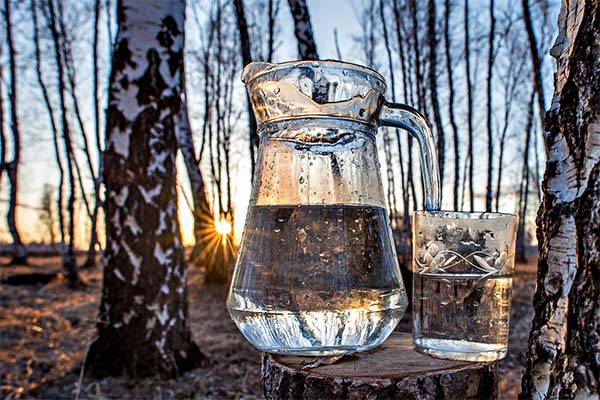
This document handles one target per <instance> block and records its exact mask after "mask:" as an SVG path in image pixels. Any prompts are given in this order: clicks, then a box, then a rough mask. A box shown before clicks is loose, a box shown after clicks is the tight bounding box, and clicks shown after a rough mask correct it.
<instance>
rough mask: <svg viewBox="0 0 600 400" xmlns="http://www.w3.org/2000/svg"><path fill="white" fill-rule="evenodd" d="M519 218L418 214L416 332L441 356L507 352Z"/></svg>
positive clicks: (418, 343)
mask: <svg viewBox="0 0 600 400" xmlns="http://www.w3.org/2000/svg"><path fill="white" fill-rule="evenodd" d="M516 226H517V216H515V215H511V214H501V213H479V212H472V213H467V212H455V211H435V212H429V211H417V212H415V213H414V215H413V269H414V272H415V274H414V280H413V285H414V286H413V289H414V290H413V337H414V342H415V347H416V348H417V350H418V351H420V352H423V353H426V354H429V355H432V356H435V357H440V358H447V359H453V360H464V361H493V360H499V359H501V358H504V357H505V356H506V352H507V348H508V330H509V315H510V300H511V286H512V271H513V266H514V254H515V237H516Z"/></svg>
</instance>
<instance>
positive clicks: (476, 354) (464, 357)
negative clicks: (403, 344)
mask: <svg viewBox="0 0 600 400" xmlns="http://www.w3.org/2000/svg"><path fill="white" fill-rule="evenodd" d="M415 348H416V349H417V351H419V352H421V353H424V354H427V355H430V356H433V357H437V358H443V359H446V360H457V361H471V362H491V361H496V360H501V359H503V358H504V357H506V353H507V346H506V345H505V344H495V343H481V342H469V341H466V340H444V339H431V338H418V339H415Z"/></svg>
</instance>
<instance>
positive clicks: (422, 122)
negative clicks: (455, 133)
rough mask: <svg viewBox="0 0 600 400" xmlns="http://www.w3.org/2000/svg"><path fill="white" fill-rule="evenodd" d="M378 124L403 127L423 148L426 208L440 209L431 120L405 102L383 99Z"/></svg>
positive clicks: (436, 163) (436, 159)
mask: <svg viewBox="0 0 600 400" xmlns="http://www.w3.org/2000/svg"><path fill="white" fill-rule="evenodd" d="M377 123H378V125H380V126H391V127H395V128H402V129H404V130H406V131H408V133H410V134H411V135H412V136H413V137H414V138H415V139H417V142H418V143H419V147H420V149H421V172H422V175H423V186H424V188H425V209H426V210H428V211H436V210H439V209H440V203H441V192H440V170H439V166H438V158H437V152H436V145H435V140H434V138H433V133H432V132H431V125H430V124H429V121H427V119H426V118H425V117H424V116H423V115H422V114H421V113H420V112H419V111H417V110H415V109H414V108H412V107H410V106H407V105H405V104H397V103H388V102H387V101H385V100H384V101H383V102H382V104H381V107H380V109H379V116H378V121H377Z"/></svg>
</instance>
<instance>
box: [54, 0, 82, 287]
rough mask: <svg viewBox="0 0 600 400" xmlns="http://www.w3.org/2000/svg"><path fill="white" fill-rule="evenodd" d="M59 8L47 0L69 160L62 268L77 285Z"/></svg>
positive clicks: (72, 176) (68, 160)
mask: <svg viewBox="0 0 600 400" xmlns="http://www.w3.org/2000/svg"><path fill="white" fill-rule="evenodd" d="M57 6H58V8H56V7H55V3H54V1H52V0H49V1H48V3H47V13H48V15H47V22H48V28H49V29H50V33H51V34H52V41H53V46H52V47H53V50H54V51H53V52H54V59H55V62H56V69H57V90H58V99H59V110H60V116H61V128H62V139H63V145H64V152H65V158H66V164H67V177H68V187H69V197H68V199H67V213H68V215H69V223H68V226H67V232H68V236H69V241H68V243H67V246H66V249H64V248H63V249H62V250H63V252H62V258H63V260H62V261H63V268H64V270H65V273H66V276H67V279H68V280H69V283H70V284H71V285H76V284H77V283H78V282H79V273H78V272H77V260H76V258H75V195H76V194H75V193H76V189H75V171H74V169H75V167H76V165H75V160H74V157H75V154H74V152H73V144H72V141H71V129H70V124H69V117H68V115H67V114H68V110H67V102H66V98H65V90H66V87H65V68H64V60H63V52H62V46H63V41H62V40H61V35H60V31H59V29H60V28H59V26H60V20H61V19H62V17H63V15H62V9H61V8H60V7H62V4H61V3H58V4H57Z"/></svg>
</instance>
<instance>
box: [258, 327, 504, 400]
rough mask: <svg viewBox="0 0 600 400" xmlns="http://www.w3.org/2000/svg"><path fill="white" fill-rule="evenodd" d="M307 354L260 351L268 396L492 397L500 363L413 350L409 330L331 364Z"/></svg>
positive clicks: (363, 397)
mask: <svg viewBox="0 0 600 400" xmlns="http://www.w3.org/2000/svg"><path fill="white" fill-rule="evenodd" d="M311 361H314V358H310V357H296V356H283V355H273V354H264V355H263V361H262V381H263V388H264V394H265V397H266V398H267V399H305V400H312V399H367V398H368V399H391V398H397V399H436V400H437V399H478V400H480V399H495V398H496V397H497V394H498V364H497V362H492V363H468V362H461V361H449V360H441V359H437V358H433V357H429V356H426V355H423V354H421V353H419V352H417V351H416V350H415V349H414V347H413V344H412V338H411V336H410V334H408V333H395V334H393V335H392V336H391V337H390V338H389V339H388V340H387V341H386V342H385V343H384V344H383V345H382V346H381V347H379V348H378V349H375V350H372V351H368V352H364V353H357V354H355V355H354V356H346V357H345V358H344V359H341V360H339V361H338V362H336V363H333V364H330V365H319V366H317V367H315V368H310V369H309V368H306V367H305V366H306V365H307V364H308V363H310V362H311Z"/></svg>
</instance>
